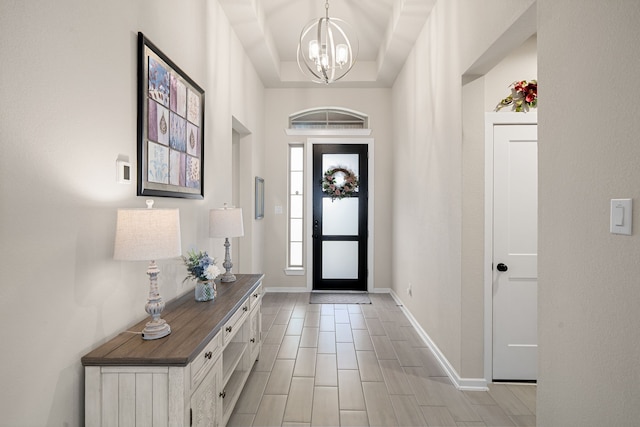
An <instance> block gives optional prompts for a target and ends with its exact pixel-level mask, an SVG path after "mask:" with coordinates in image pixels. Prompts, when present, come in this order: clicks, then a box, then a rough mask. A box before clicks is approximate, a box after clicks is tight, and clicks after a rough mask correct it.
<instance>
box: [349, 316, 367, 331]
mask: <svg viewBox="0 0 640 427" xmlns="http://www.w3.org/2000/svg"><path fill="white" fill-rule="evenodd" d="M349 323H350V324H351V329H367V322H366V321H365V320H364V315H363V314H362V313H349Z"/></svg>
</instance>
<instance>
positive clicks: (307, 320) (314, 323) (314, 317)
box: [304, 304, 320, 328]
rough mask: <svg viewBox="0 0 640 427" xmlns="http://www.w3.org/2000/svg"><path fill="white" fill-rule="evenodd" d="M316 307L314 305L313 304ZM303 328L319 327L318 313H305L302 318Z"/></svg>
mask: <svg viewBox="0 0 640 427" xmlns="http://www.w3.org/2000/svg"><path fill="white" fill-rule="evenodd" d="M314 305H316V304H314ZM304 326H305V327H311V328H319V327H320V312H319V311H307V314H306V315H305V317H304Z"/></svg>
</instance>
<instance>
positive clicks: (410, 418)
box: [391, 394, 427, 427]
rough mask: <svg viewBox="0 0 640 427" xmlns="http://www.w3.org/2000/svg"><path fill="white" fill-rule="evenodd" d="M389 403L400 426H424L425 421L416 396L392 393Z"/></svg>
mask: <svg viewBox="0 0 640 427" xmlns="http://www.w3.org/2000/svg"><path fill="white" fill-rule="evenodd" d="M391 404H392V405H393V409H394V411H395V414H396V418H397V419H398V425H401V426H421V427H422V426H426V425H427V423H426V421H425V419H424V415H423V414H422V410H421V409H420V406H418V403H417V402H416V398H415V397H414V396H412V395H400V394H396V395H392V396H391Z"/></svg>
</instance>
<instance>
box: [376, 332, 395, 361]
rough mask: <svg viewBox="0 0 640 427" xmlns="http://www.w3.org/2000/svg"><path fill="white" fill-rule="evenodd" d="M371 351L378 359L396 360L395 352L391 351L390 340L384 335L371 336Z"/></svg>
mask: <svg viewBox="0 0 640 427" xmlns="http://www.w3.org/2000/svg"><path fill="white" fill-rule="evenodd" d="M371 342H373V349H374V350H375V352H376V356H377V357H378V359H380V360H382V359H397V358H398V356H396V352H395V351H394V349H393V344H392V343H391V340H390V339H389V337H388V336H386V335H372V336H371Z"/></svg>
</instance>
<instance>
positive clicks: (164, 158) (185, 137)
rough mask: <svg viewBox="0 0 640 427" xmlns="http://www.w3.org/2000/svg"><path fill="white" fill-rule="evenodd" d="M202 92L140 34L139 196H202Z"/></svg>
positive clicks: (195, 197)
mask: <svg viewBox="0 0 640 427" xmlns="http://www.w3.org/2000/svg"><path fill="white" fill-rule="evenodd" d="M203 183H204V90H203V89H202V88H200V86H198V85H197V84H196V83H195V82H194V81H193V80H192V79H191V78H189V76H187V75H186V74H185V73H184V72H183V71H182V70H181V69H180V68H179V67H178V66H177V65H176V64H174V63H173V61H171V60H170V59H169V58H168V57H167V56H166V55H165V54H164V53H162V52H161V51H160V50H159V49H158V48H157V47H156V46H155V45H154V44H153V43H151V42H150V41H149V39H147V38H146V37H145V36H144V35H143V34H142V33H138V196H161V197H181V198H190V199H202V198H203V197H204V187H203Z"/></svg>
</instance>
